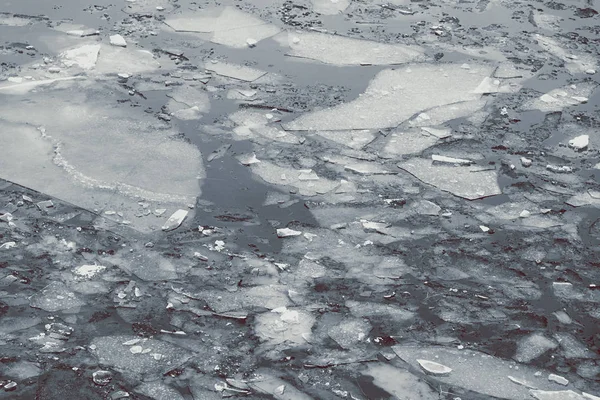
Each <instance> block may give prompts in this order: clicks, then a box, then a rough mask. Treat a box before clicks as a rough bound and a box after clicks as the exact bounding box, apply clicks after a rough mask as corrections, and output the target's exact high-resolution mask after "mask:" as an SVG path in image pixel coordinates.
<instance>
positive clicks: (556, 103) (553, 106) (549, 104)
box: [523, 82, 598, 112]
mask: <svg viewBox="0 0 600 400" xmlns="http://www.w3.org/2000/svg"><path fill="white" fill-rule="evenodd" d="M597 86H598V85H597V84H595V83H591V82H581V83H578V84H576V85H569V86H564V87H562V88H559V89H553V90H551V91H549V92H548V93H546V94H543V95H541V96H540V97H538V98H536V99H533V100H529V101H528V102H526V103H525V104H523V109H525V110H540V111H542V112H551V111H562V109H563V108H566V107H571V106H576V105H578V104H581V103H585V102H587V101H588V98H589V97H590V96H591V94H592V93H593V92H594V90H595V89H596V87H597Z"/></svg>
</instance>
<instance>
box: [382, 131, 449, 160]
mask: <svg viewBox="0 0 600 400" xmlns="http://www.w3.org/2000/svg"><path fill="white" fill-rule="evenodd" d="M381 140H382V141H385V142H386V143H385V146H384V147H383V150H382V156H383V157H385V158H395V157H398V156H404V155H409V154H418V153H421V152H422V151H423V150H425V149H427V148H429V147H431V146H433V145H434V144H436V143H437V141H438V140H439V139H438V138H437V137H436V136H434V135H431V134H429V133H428V132H426V131H424V130H422V129H419V128H416V129H408V130H395V131H393V132H392V133H391V134H390V135H388V136H387V137H386V138H384V139H381Z"/></svg>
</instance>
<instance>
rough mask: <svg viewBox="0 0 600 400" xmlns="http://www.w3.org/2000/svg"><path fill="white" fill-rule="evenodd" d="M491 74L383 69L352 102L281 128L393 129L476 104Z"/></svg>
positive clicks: (443, 68) (448, 67)
mask: <svg viewBox="0 0 600 400" xmlns="http://www.w3.org/2000/svg"><path fill="white" fill-rule="evenodd" d="M491 72H492V70H491V68H490V67H487V66H476V67H474V68H472V69H470V70H465V69H464V68H461V67H460V65H457V64H444V65H439V66H438V65H435V66H434V65H426V64H425V65H411V66H410V67H402V68H398V69H387V70H384V71H382V72H380V73H379V74H377V75H376V76H375V78H374V79H373V80H372V81H371V82H370V83H369V86H368V87H367V89H366V91H365V93H363V94H361V95H360V96H359V97H358V98H357V99H356V100H353V101H351V102H349V103H345V104H342V105H339V106H335V107H332V108H327V109H324V110H319V111H315V112H312V113H308V114H305V115H302V116H300V117H299V118H297V119H296V120H294V121H291V122H289V123H286V124H284V128H285V129H287V130H346V129H381V128H393V127H396V126H398V125H399V124H400V123H402V122H403V121H405V120H407V119H409V118H410V117H412V116H413V115H414V114H416V113H418V112H420V111H423V110H426V109H429V108H433V107H438V106H442V105H447V104H451V103H456V102H460V101H468V100H477V99H479V98H480V96H481V95H479V94H474V93H473V90H474V89H475V88H476V87H477V86H478V85H479V84H480V83H481V80H482V79H483V78H484V77H486V76H489V75H490V74H491Z"/></svg>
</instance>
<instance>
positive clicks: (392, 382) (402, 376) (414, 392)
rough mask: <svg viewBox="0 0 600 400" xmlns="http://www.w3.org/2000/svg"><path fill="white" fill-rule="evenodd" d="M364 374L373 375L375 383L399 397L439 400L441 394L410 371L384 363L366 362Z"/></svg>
mask: <svg viewBox="0 0 600 400" xmlns="http://www.w3.org/2000/svg"><path fill="white" fill-rule="evenodd" d="M366 366H367V367H366V369H365V370H364V371H361V372H362V373H363V374H365V375H368V376H371V377H373V383H374V384H375V385H376V386H379V387H380V388H382V389H383V390H385V391H386V392H388V393H390V394H392V395H394V396H396V397H397V398H398V399H403V398H406V399H419V400H437V399H439V394H438V393H437V392H435V391H434V390H433V389H432V388H431V387H430V386H429V385H428V384H427V382H425V381H423V380H422V379H419V378H418V377H416V376H415V375H413V374H411V373H410V372H408V371H406V370H404V369H400V368H396V367H394V366H392V365H389V364H384V363H369V364H366Z"/></svg>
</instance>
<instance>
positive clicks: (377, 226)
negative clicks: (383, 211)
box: [361, 220, 390, 234]
mask: <svg viewBox="0 0 600 400" xmlns="http://www.w3.org/2000/svg"><path fill="white" fill-rule="evenodd" d="M361 223H362V226H363V228H365V229H369V230H373V231H377V232H379V233H382V234H385V232H386V228H388V227H389V226H390V224H388V223H387V222H373V221H367V220H362V221H361Z"/></svg>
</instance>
